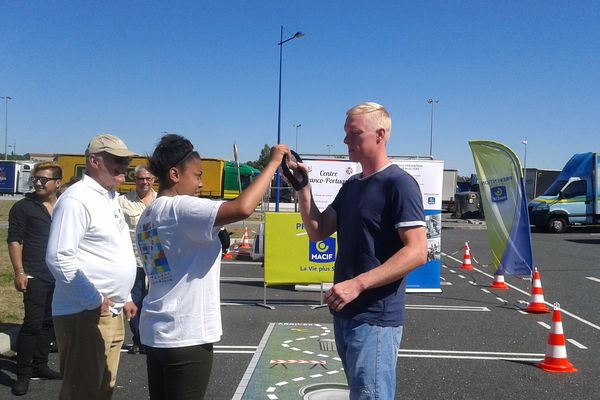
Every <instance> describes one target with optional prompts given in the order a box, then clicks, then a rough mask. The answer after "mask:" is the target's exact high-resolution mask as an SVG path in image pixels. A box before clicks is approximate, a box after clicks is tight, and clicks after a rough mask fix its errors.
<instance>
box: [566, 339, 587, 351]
mask: <svg viewBox="0 0 600 400" xmlns="http://www.w3.org/2000/svg"><path fill="white" fill-rule="evenodd" d="M567 342H569V343H571V344H573V345H575V346H577V347H579V348H580V349H583V350H587V347H585V346H584V345H582V344H581V343H579V342H578V341H577V340H575V339H567Z"/></svg>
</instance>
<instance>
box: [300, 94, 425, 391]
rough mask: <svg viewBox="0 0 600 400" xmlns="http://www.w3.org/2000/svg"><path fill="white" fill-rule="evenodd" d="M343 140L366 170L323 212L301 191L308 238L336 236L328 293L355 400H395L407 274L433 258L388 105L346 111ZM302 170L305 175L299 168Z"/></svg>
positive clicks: (417, 192)
mask: <svg viewBox="0 0 600 400" xmlns="http://www.w3.org/2000/svg"><path fill="white" fill-rule="evenodd" d="M346 116H347V118H346V123H345V124H344V130H345V132H346V136H345V137H344V143H345V144H346V145H347V146H348V154H349V157H350V161H355V162H358V163H360V164H361V166H362V173H361V174H358V175H355V176H353V177H351V178H350V179H348V181H347V182H346V183H344V185H343V186H342V188H341V189H340V191H339V193H338V195H337V196H336V198H335V200H334V201H333V203H332V204H331V205H330V206H329V207H327V209H325V210H324V211H323V212H320V211H319V209H318V208H317V206H316V204H315V202H314V199H313V197H312V193H311V190H310V185H307V186H305V187H303V188H302V189H300V190H299V192H298V200H299V203H300V214H301V215H302V220H303V222H304V226H305V228H306V231H307V233H308V236H309V238H310V240H312V241H315V242H316V241H320V240H323V239H325V238H327V237H328V236H330V235H331V234H333V233H334V232H336V231H337V237H338V254H337V257H336V262H335V273H334V286H333V287H332V288H331V289H330V290H329V291H328V292H327V293H326V294H325V299H324V300H325V302H326V303H327V304H328V305H329V307H330V310H331V313H332V314H333V322H334V332H335V340H336V346H337V350H338V353H339V355H340V358H341V360H342V363H343V365H344V370H345V373H346V378H347V380H348V385H349V388H350V399H352V400H355V399H393V398H394V396H395V389H396V360H397V353H398V349H399V346H400V339H401V338H402V328H403V323H404V293H405V287H406V280H405V277H406V275H407V274H408V273H409V272H410V271H412V270H413V269H415V268H416V267H418V266H420V265H422V264H424V263H425V262H426V261H427V236H426V230H425V216H424V212H423V203H422V197H421V191H420V189H419V186H418V184H417V182H416V181H415V180H414V178H413V177H412V176H410V175H409V174H407V173H406V172H405V171H403V170H402V169H400V168H399V167H398V166H397V165H394V164H392V163H391V161H390V160H389V158H388V157H387V153H386V144H387V142H388V140H389V137H390V133H391V127H392V122H391V118H390V116H389V114H388V112H387V110H386V109H385V107H383V106H381V105H379V104H377V103H371V102H369V103H363V104H360V105H358V106H356V107H353V108H351V109H350V110H348V112H347V113H346ZM297 169H299V170H303V171H304V172H305V173H306V172H307V170H306V168H305V167H304V166H303V165H302V164H299V165H298V168H297Z"/></svg>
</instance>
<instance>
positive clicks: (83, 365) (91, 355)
mask: <svg viewBox="0 0 600 400" xmlns="http://www.w3.org/2000/svg"><path fill="white" fill-rule="evenodd" d="M53 319H54V330H55V332H56V341H57V343H58V350H59V352H60V372H61V373H62V375H63V382H62V387H61V389H60V394H59V399H60V400H81V399H85V400H105V399H110V398H112V394H113V390H114V388H115V384H116V380H117V369H118V367H119V357H120V355H121V346H122V344H123V340H124V335H125V331H124V327H123V314H122V313H121V314H119V315H113V314H111V313H108V314H102V315H100V308H97V309H95V310H88V311H83V312H80V313H77V314H73V315H61V316H57V317H54V318H53Z"/></svg>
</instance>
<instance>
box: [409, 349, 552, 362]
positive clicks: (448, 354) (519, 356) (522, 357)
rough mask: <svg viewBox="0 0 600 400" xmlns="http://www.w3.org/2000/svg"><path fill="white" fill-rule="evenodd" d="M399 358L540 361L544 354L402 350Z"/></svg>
mask: <svg viewBox="0 0 600 400" xmlns="http://www.w3.org/2000/svg"><path fill="white" fill-rule="evenodd" d="M398 357H402V358H408V357H413V358H454V359H461V360H512V361H539V360H541V359H542V358H543V357H544V354H542V353H505V352H493V351H454V350H410V349H400V351H399V352H398Z"/></svg>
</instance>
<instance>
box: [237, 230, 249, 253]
mask: <svg viewBox="0 0 600 400" xmlns="http://www.w3.org/2000/svg"><path fill="white" fill-rule="evenodd" d="M239 248H240V249H251V248H252V246H250V243H249V242H248V228H244V236H243V237H242V244H241V245H240V247H239Z"/></svg>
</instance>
